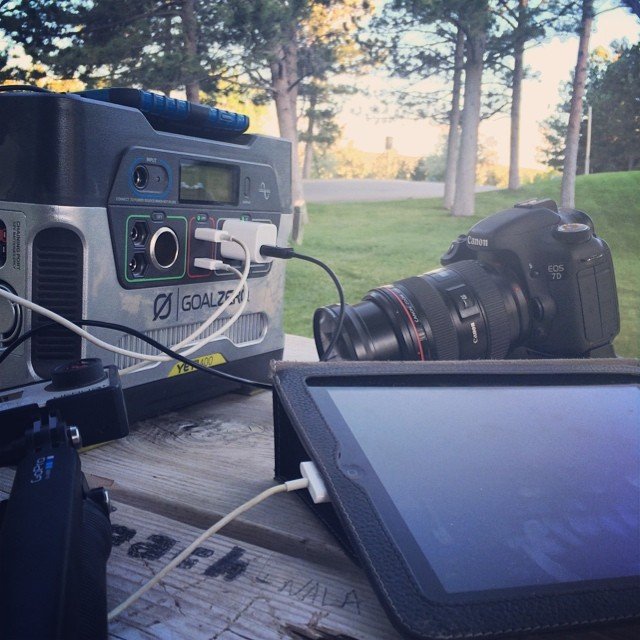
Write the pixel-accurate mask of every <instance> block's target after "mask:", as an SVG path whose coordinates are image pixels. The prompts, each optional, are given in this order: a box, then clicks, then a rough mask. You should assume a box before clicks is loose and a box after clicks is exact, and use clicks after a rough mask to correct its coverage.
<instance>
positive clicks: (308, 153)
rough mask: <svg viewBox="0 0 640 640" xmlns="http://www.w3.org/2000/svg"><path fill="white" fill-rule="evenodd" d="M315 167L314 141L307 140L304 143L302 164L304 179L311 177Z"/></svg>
mask: <svg viewBox="0 0 640 640" xmlns="http://www.w3.org/2000/svg"><path fill="white" fill-rule="evenodd" d="M312 168H313V142H312V141H311V140H307V142H306V143H305V145H304V164H303V165H302V179H303V180H308V179H309V178H310V177H311V169H312Z"/></svg>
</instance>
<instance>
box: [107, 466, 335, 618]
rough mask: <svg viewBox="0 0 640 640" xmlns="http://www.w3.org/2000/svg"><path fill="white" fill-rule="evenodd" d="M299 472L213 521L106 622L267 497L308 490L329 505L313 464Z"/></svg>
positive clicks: (314, 496)
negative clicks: (213, 522) (214, 535)
mask: <svg viewBox="0 0 640 640" xmlns="http://www.w3.org/2000/svg"><path fill="white" fill-rule="evenodd" d="M300 471H301V473H302V478H298V479H296V480H289V481H288V482H284V483H283V484H279V485H276V486H275V487H270V488H269V489H266V490H265V491H263V492H262V493H259V494H258V495H257V496H255V497H254V498H251V500H248V501H247V502H245V503H244V504H242V505H240V506H239V507H237V508H236V509H234V510H233V511H232V512H231V513H229V514H228V515H226V516H225V517H224V518H221V519H220V520H218V522H216V523H215V524H214V525H213V526H211V527H209V529H207V530H206V531H205V532H204V533H202V534H201V535H199V536H198V537H197V538H196V539H195V540H194V541H193V542H192V543H191V544H190V545H189V546H188V547H187V548H186V549H185V550H184V551H182V552H181V553H179V554H178V555H177V556H176V557H175V558H174V559H173V560H172V561H171V562H170V563H169V564H167V565H166V566H165V567H164V568H163V569H161V570H160V571H159V572H158V573H156V575H155V576H153V578H151V580H149V581H148V582H146V583H145V584H143V585H142V586H141V587H140V588H139V589H138V590H137V591H136V592H135V593H133V594H132V595H130V596H129V597H128V598H127V599H126V600H125V601H124V602H122V603H121V604H119V605H118V606H117V607H115V608H114V609H112V610H111V611H110V612H109V614H108V616H107V620H109V622H110V621H111V620H113V619H114V618H115V617H117V616H119V615H120V614H121V613H122V612H123V611H124V610H125V609H127V608H128V607H130V606H131V605H132V604H133V603H134V602H136V601H137V600H138V599H139V598H140V597H141V596H143V595H144V594H145V593H146V592H147V591H149V589H151V588H153V587H154V586H155V585H156V584H158V582H160V580H162V578H164V577H165V576H166V575H167V574H168V573H169V572H170V571H172V570H173V569H175V568H176V567H177V566H178V565H179V564H180V563H181V562H182V561H183V560H186V559H187V558H188V557H189V556H190V555H191V554H192V553H193V551H194V550H195V549H196V548H197V547H198V546H199V545H201V544H202V543H203V542H204V541H205V540H207V539H208V538H210V537H211V536H212V535H213V534H215V533H217V532H218V531H220V529H222V527H224V526H225V525H227V524H229V523H230V522H231V521H232V520H234V519H235V518H237V517H238V516H239V515H241V514H243V513H244V512H245V511H248V510H249V509H251V508H252V507H255V506H256V505H257V504H260V503H261V502H263V501H264V500H266V499H267V498H269V497H270V496H273V495H275V494H276V493H284V492H287V491H299V490H300V489H309V493H310V494H311V497H312V499H313V501H314V502H316V503H319V502H329V495H328V493H327V488H326V486H325V484H324V481H323V480H322V477H321V476H320V473H319V471H318V469H317V468H316V466H315V464H314V463H313V462H311V461H306V462H302V463H301V464H300Z"/></svg>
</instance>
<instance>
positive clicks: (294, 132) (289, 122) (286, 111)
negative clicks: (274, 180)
mask: <svg viewBox="0 0 640 640" xmlns="http://www.w3.org/2000/svg"><path fill="white" fill-rule="evenodd" d="M296 48H297V44H296V41H295V38H292V39H291V40H290V41H289V42H288V43H287V44H286V45H279V46H278V49H277V51H276V53H275V55H274V58H273V60H272V61H271V64H270V67H271V90H272V92H273V97H274V101H275V105H276V114H277V116H278V127H279V129H280V136H281V137H282V138H284V139H285V140H289V142H291V199H292V203H293V232H292V236H291V237H292V240H293V241H294V242H298V243H299V242H302V235H303V226H304V223H305V222H307V208H306V203H305V201H304V193H303V189H302V172H301V170H300V162H299V160H298V126H297V125H298V117H297V112H296V106H297V97H298V91H297V86H298V85H297V69H298V65H297V49H296Z"/></svg>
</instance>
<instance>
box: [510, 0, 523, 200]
mask: <svg viewBox="0 0 640 640" xmlns="http://www.w3.org/2000/svg"><path fill="white" fill-rule="evenodd" d="M527 5H528V0H519V1H518V26H517V27H516V42H515V47H514V51H513V85H512V88H511V139H510V145H509V185H508V186H509V189H519V188H520V107H521V105H522V75H523V73H522V72H523V69H524V43H525V37H524V34H523V33H522V32H523V30H524V29H526V27H527V25H526V21H527Z"/></svg>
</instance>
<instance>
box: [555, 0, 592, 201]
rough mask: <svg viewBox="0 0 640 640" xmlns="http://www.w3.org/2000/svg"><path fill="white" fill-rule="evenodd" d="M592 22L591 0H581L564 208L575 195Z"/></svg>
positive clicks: (564, 173) (567, 139)
mask: <svg viewBox="0 0 640 640" xmlns="http://www.w3.org/2000/svg"><path fill="white" fill-rule="evenodd" d="M592 23H593V0H583V2H582V19H581V21H580V43H579V45H578V60H577V62H576V70H575V74H574V76H573V91H572V93H571V106H570V109H569V125H568V126H567V137H566V140H565V147H564V167H563V170H562V193H561V197H560V200H561V202H562V206H563V207H574V206H575V196H576V172H577V167H578V142H579V140H580V121H581V120H582V100H583V98H584V90H585V84H586V80H587V62H588V60H589V37H590V36H591V25H592Z"/></svg>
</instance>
